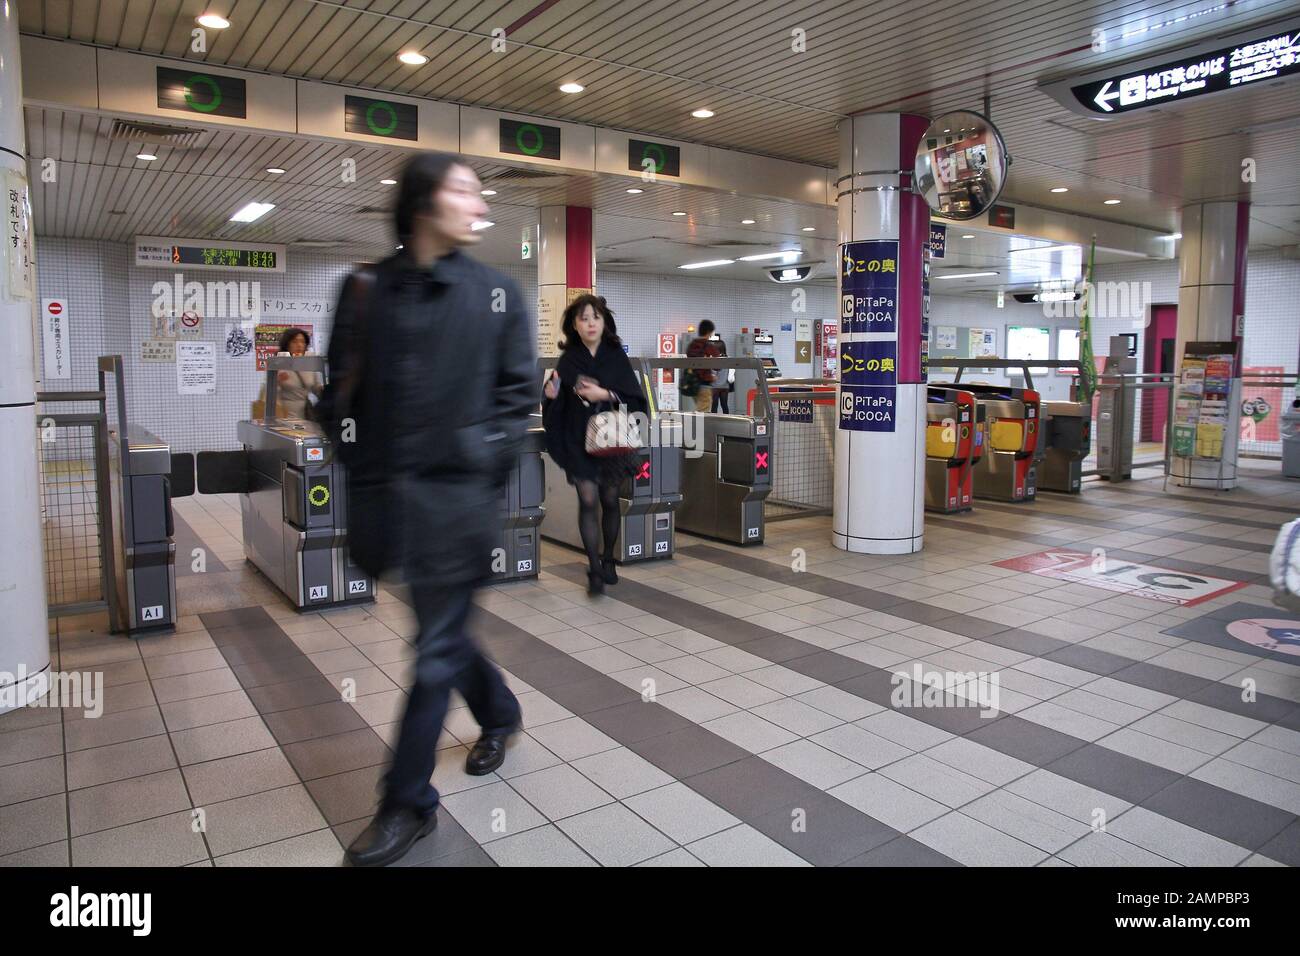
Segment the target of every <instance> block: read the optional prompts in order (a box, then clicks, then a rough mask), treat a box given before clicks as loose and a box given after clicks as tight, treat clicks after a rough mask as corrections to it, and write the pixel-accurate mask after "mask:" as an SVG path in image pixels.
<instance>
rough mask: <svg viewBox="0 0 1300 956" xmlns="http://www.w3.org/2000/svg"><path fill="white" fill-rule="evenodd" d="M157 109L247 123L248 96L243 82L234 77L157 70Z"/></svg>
mask: <svg viewBox="0 0 1300 956" xmlns="http://www.w3.org/2000/svg"><path fill="white" fill-rule="evenodd" d="M158 108H159V109H163V110H180V111H181V112H183V113H200V114H203V115H205V116H229V117H232V118H234V119H247V118H248V93H247V88H246V85H245V83H244V81H243V80H241V79H239V78H237V77H234V76H221V75H220V74H217V73H205V72H203V71H202V70H174V69H172V68H171V67H166V66H160V67H158Z"/></svg>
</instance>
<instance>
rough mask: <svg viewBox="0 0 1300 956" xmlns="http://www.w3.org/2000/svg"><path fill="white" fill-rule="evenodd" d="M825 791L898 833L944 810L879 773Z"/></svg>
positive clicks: (939, 814)
mask: <svg viewBox="0 0 1300 956" xmlns="http://www.w3.org/2000/svg"><path fill="white" fill-rule="evenodd" d="M829 793H830V794H831V796H833V797H835V798H837V799H839V800H843V801H844V802H845V803H847V804H848V805H849V806H851V807H854V808H855V809H857V810H860V811H861V812H862V813H865V814H867V816H870V817H874V818H875V819H877V820H879V821H880V822H881V823H884V824H886V825H888V826H891V827H893V828H894V829H895V830H898V831H899V832H900V833H908V832H910V831H912V830H915V829H916V828H917V827H919V826H921V825H922V824H925V823H929V822H930V821H931V820H934V819H936V818H938V817H941V816H943V815H944V814H945V813H947V812H948V808H947V807H945V806H944V805H943V804H941V803H938V802H936V801H934V800H931V799H930V798H929V797H924V796H922V795H921V794H919V793H917V792H916V791H915V790H909V789H908V788H907V787H904V786H903V785H902V784H900V783H897V782H895V781H893V780H891V779H890V778H889V777H886V776H885V775H883V774H879V773H869V774H865V775H863V776H861V777H858V778H857V779H855V780H850V781H849V782H848V783H842V784H840V785H839V786H838V787H833V788H831V790H830V791H829Z"/></svg>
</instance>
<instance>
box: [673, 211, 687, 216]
mask: <svg viewBox="0 0 1300 956" xmlns="http://www.w3.org/2000/svg"><path fill="white" fill-rule="evenodd" d="M673 215H674V216H684V215H686V213H684V212H675V213H673Z"/></svg>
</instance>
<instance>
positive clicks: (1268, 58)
mask: <svg viewBox="0 0 1300 956" xmlns="http://www.w3.org/2000/svg"><path fill="white" fill-rule="evenodd" d="M1296 73H1300V26H1291V27H1288V28H1287V29H1283V30H1274V31H1272V32H1269V33H1251V34H1240V35H1238V36H1237V37H1236V38H1235V40H1234V42H1232V43H1230V44H1227V45H1224V44H1223V41H1221V40H1215V41H1211V42H1209V43H1204V44H1201V45H1199V46H1196V47H1192V48H1191V49H1189V50H1186V51H1185V52H1183V53H1181V54H1179V55H1168V56H1163V57H1151V58H1148V59H1147V60H1145V61H1140V62H1138V63H1134V64H1132V65H1131V66H1130V67H1129V68H1128V69H1127V70H1123V71H1115V70H1112V71H1106V72H1101V73H1093V74H1089V75H1088V76H1087V77H1084V78H1081V79H1080V78H1072V79H1068V80H1060V81H1057V82H1055V83H1051V84H1048V85H1046V87H1045V88H1046V90H1047V92H1049V93H1051V95H1052V96H1054V97H1055V98H1056V99H1057V101H1058V102H1060V103H1061V104H1062V105H1063V106H1066V107H1068V108H1070V109H1072V110H1074V111H1075V112H1076V113H1083V114H1085V115H1088V116H1117V115H1119V114H1121V113H1130V112H1133V111H1134V110H1141V109H1146V108H1147V107H1151V106H1164V105H1167V104H1169V103H1177V102H1182V101H1183V100H1188V99H1193V98H1194V97H1198V96H1206V95H1209V94H1211V93H1223V92H1226V91H1228V90H1231V89H1234V88H1237V87H1241V86H1248V85H1250V84H1252V83H1256V82H1259V81H1261V80H1276V79H1282V78H1285V77H1288V76H1293V75H1295V74H1296Z"/></svg>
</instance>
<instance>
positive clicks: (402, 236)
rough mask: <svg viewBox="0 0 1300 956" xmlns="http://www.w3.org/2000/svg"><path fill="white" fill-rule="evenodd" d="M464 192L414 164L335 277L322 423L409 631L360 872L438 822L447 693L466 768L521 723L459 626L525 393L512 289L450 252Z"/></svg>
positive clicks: (353, 545)
mask: <svg viewBox="0 0 1300 956" xmlns="http://www.w3.org/2000/svg"><path fill="white" fill-rule="evenodd" d="M479 190H480V183H479V180H478V176H477V175H476V174H475V173H474V171H473V169H471V168H470V167H469V166H468V165H467V164H466V163H465V162H464V160H462V159H460V158H459V157H455V156H447V155H443V154H437V153H426V154H421V155H419V156H417V157H415V158H414V159H412V160H411V161H410V162H409V163H408V164H407V166H406V168H405V170H404V171H403V174H402V180H401V185H400V187H399V190H398V197H397V206H396V209H395V219H396V224H397V235H398V239H399V241H400V242H401V243H402V246H401V247H400V249H399V252H398V254H397V255H395V256H392V257H391V258H389V259H386V260H384V261H383V262H381V263H379V264H378V265H376V266H373V267H369V268H364V269H361V270H358V271H357V272H355V273H353V274H352V275H351V276H349V277H348V279H347V281H346V282H345V283H344V286H343V291H342V293H341V294H340V297H339V305H338V309H337V312H336V316H335V324H334V330H333V334H332V335H331V338H330V347H329V368H330V382H329V385H328V386H327V388H326V391H325V394H324V395H323V396H322V399H321V415H322V419H323V421H324V422H325V427H326V429H327V432H328V433H329V435H330V437H331V439H332V440H333V441H334V442H335V447H336V448H337V449H338V454H339V457H340V459H341V460H342V461H343V463H344V464H345V465H346V466H347V469H348V482H349V484H348V491H349V494H348V509H349V512H348V518H349V520H348V547H349V550H350V552H351V555H352V558H353V560H355V561H356V562H357V564H359V565H360V566H361V567H362V568H364V569H365V570H366V571H367V572H369V573H371V574H374V575H376V576H378V575H380V574H382V573H384V572H386V571H392V570H400V572H401V574H402V576H403V577H404V579H405V580H406V582H407V583H408V584H409V585H410V589H411V597H412V601H413V603H414V605H415V613H416V617H417V619H418V621H419V634H418V636H417V638H416V648H417V650H418V658H417V660H416V663H415V682H414V684H413V686H412V687H411V691H410V697H409V699H408V701H407V706H406V714H405V716H404V717H403V718H402V727H401V731H400V733H399V735H398V740H397V746H396V751H395V754H394V757H393V765H392V767H391V768H390V769H389V772H388V775H387V777H386V779H385V793H384V797H383V800H382V802H381V804H380V807H379V812H378V814H377V815H376V816H375V818H374V820H373V821H372V822H371V823H370V825H369V826H368V827H367V828H366V829H365V830H364V831H363V832H362V833H361V835H360V836H358V837H357V839H356V840H355V841H354V842H353V843H352V845H351V846H350V847H349V848H348V853H347V855H348V860H349V862H351V863H352V864H354V865H359V866H382V865H384V864H386V863H390V862H392V861H393V860H396V859H398V858H399V857H400V856H402V854H404V853H405V852H406V851H407V850H408V849H409V848H410V846H411V844H413V843H414V842H415V841H416V840H417V839H419V838H420V837H422V836H424V835H425V834H426V833H428V832H430V831H431V830H432V829H433V828H434V826H435V825H436V816H435V814H434V811H435V808H436V807H437V804H438V793H437V791H436V790H435V789H434V788H433V787H432V786H431V785H430V783H429V778H430V777H431V776H432V774H433V767H434V755H435V746H436V743H437V739H438V735H439V733H440V732H441V731H442V722H443V719H444V718H445V716H446V713H447V708H448V703H449V698H450V694H451V691H452V689H453V688H455V689H456V690H458V691H459V692H460V694H461V696H463V697H464V698H465V702H466V703H467V704H468V705H469V708H470V710H471V712H472V713H473V714H474V718H475V719H476V720H477V721H478V722H479V724H480V726H481V727H482V736H481V737H480V738H479V741H478V743H477V744H475V746H474V748H473V749H472V750H471V751H470V753H469V756H468V758H467V760H466V766H465V769H466V772H467V773H471V774H487V773H491V772H492V771H493V770H495V769H496V768H497V767H499V766H500V765H501V763H502V761H503V760H504V758H505V747H506V740H507V738H508V737H509V736H510V735H511V734H512V733H514V732H515V731H517V730H518V729H519V724H520V718H521V714H520V709H519V703H518V701H517V700H516V699H515V696H514V694H512V693H511V692H510V691H509V689H507V687H506V685H505V682H504V680H503V679H502V676H501V673H500V671H498V670H497V669H496V667H495V666H493V664H492V663H491V662H490V661H489V660H487V658H485V657H484V656H483V654H482V652H481V651H480V650H479V649H478V648H477V647H476V646H475V644H474V643H473V641H472V640H471V639H470V637H469V635H468V633H467V632H466V620H467V618H468V615H469V611H470V605H471V602H472V598H473V593H474V588H475V587H476V586H477V585H478V584H479V583H480V582H481V581H482V580H483V579H484V578H485V577H486V576H487V575H488V573H489V571H490V568H491V563H492V552H493V549H494V548H497V547H499V546H500V539H501V533H500V528H501V526H500V516H499V499H500V494H501V485H502V483H503V482H504V481H505V479H506V477H507V476H508V474H509V472H510V468H511V466H512V464H513V462H514V460H515V455H516V454H517V451H518V448H519V445H520V442H521V441H522V439H523V434H524V431H525V429H526V427H527V424H528V415H529V413H530V412H531V411H533V410H534V409H535V408H536V405H537V402H538V387H539V382H538V379H537V374H536V361H535V359H534V355H533V346H532V330H531V327H530V323H529V312H528V309H527V308H526V307H525V305H524V301H523V297H522V295H521V294H520V292H519V289H518V288H517V287H516V286H515V284H514V283H513V282H511V281H510V279H508V278H506V277H505V276H504V275H502V274H501V273H499V272H497V271H496V270H495V269H491V268H489V267H488V266H485V265H483V264H481V263H479V262H476V261H474V260H473V259H471V258H469V256H467V255H466V254H465V253H464V252H462V251H461V247H464V246H469V245H472V244H473V243H474V242H476V241H477V239H478V238H479V237H478V234H477V232H476V231H475V230H474V229H473V224H474V223H475V222H476V221H478V220H482V219H484V218H485V217H486V215H487V206H486V204H485V203H484V202H483V198H482V196H481V195H480V193H479Z"/></svg>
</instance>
